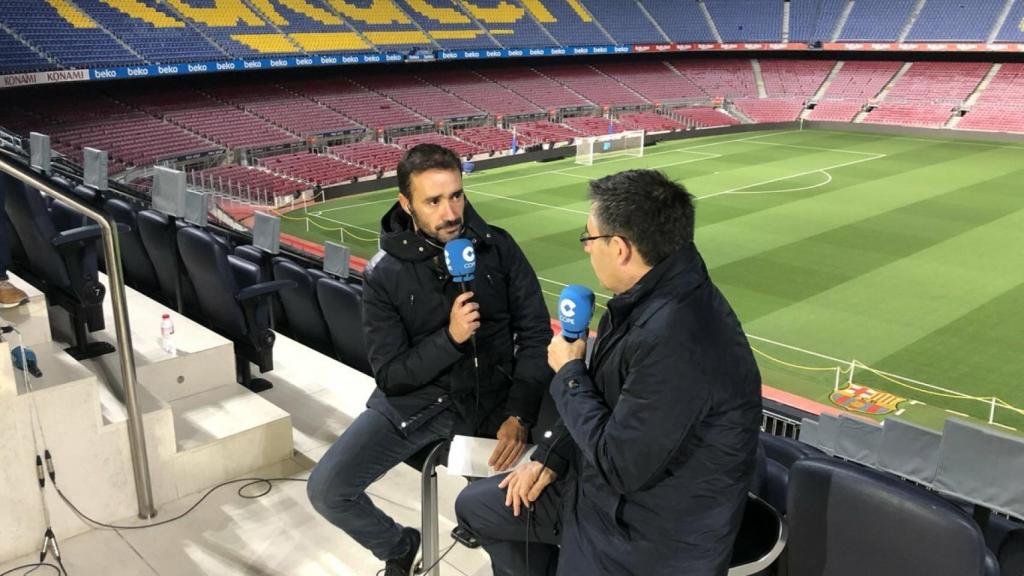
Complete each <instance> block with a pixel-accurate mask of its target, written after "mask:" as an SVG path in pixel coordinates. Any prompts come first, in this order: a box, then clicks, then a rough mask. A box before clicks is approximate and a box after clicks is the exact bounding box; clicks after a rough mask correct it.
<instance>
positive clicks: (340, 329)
mask: <svg viewBox="0 0 1024 576" xmlns="http://www.w3.org/2000/svg"><path fill="white" fill-rule="evenodd" d="M316 293H317V297H318V299H319V301H320V310H322V311H323V318H324V320H325V321H326V322H327V328H328V331H329V332H330V335H331V341H332V342H333V343H334V355H335V357H336V358H337V359H338V360H340V361H342V362H343V363H345V365H347V366H351V367H352V368H355V369H356V370H359V371H360V372H362V373H364V374H368V375H370V376H373V369H372V368H371V367H370V360H369V359H368V357H367V353H366V340H365V339H364V338H363V298H362V287H361V286H357V285H355V284H350V283H348V282H343V281H341V280H335V279H334V278H321V279H320V280H317V283H316Z"/></svg>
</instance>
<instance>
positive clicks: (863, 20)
mask: <svg viewBox="0 0 1024 576" xmlns="http://www.w3.org/2000/svg"><path fill="white" fill-rule="evenodd" d="M915 3H916V0H857V1H856V2H854V3H853V9H852V10H851V11H850V17H849V18H848V19H847V21H846V25H845V26H843V31H842V33H841V34H840V35H839V39H840V40H876V41H883V40H885V41H892V40H895V39H897V38H898V37H899V35H900V32H901V31H902V30H903V26H905V25H906V23H907V20H908V19H909V18H910V13H911V12H912V11H913V10H914V4H915Z"/></svg>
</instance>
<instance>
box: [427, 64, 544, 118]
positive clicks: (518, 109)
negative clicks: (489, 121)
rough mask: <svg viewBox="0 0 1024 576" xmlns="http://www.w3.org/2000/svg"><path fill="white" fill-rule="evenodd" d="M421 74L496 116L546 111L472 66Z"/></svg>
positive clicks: (435, 84) (431, 81) (431, 82)
mask: <svg viewBox="0 0 1024 576" xmlns="http://www.w3.org/2000/svg"><path fill="white" fill-rule="evenodd" d="M419 78H420V79H422V80H424V81H426V82H428V83H430V84H433V85H434V86H437V87H438V88H441V89H442V90H444V91H446V92H450V93H452V94H455V95H457V96H458V97H459V98H461V99H463V100H465V101H466V102H469V103H470V104H472V105H473V106H476V107H477V108H479V109H481V110H483V111H484V112H487V113H488V114H491V115H494V116H509V115H518V114H537V113H540V112H543V111H542V110H541V109H540V107H538V106H537V105H536V104H534V103H532V102H530V101H529V100H527V99H526V98H523V97H522V96H520V95H519V94H516V93H515V92H513V91H511V90H509V89H508V88H505V87H504V86H502V85H500V84H496V83H494V82H491V81H490V80H487V79H485V78H483V77H482V76H480V75H479V74H477V73H475V72H472V71H470V70H438V71H434V72H426V73H422V74H420V75H419Z"/></svg>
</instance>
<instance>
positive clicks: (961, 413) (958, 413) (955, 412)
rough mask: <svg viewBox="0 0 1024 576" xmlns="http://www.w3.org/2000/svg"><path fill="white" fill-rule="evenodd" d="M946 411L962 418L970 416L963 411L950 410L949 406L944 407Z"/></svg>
mask: <svg viewBox="0 0 1024 576" xmlns="http://www.w3.org/2000/svg"><path fill="white" fill-rule="evenodd" d="M946 412H949V413H950V414H956V415H957V416H963V417H964V418H970V416H968V415H967V414H964V413H963V412H957V411H956V410H950V409H949V408H946Z"/></svg>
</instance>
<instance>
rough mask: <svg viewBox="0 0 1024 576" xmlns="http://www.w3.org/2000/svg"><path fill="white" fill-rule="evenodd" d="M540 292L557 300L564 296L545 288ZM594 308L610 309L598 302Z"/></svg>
mask: <svg viewBox="0 0 1024 576" xmlns="http://www.w3.org/2000/svg"><path fill="white" fill-rule="evenodd" d="M540 291H541V292H543V293H545V294H547V295H548V296H554V297H555V298H560V297H561V296H562V295H561V294H555V293H554V292H548V291H547V290H544V289H543V288H541V290H540ZM594 306H597V307H598V308H603V309H605V310H607V309H608V307H607V306H605V305H604V304H600V303H598V302H594Z"/></svg>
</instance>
